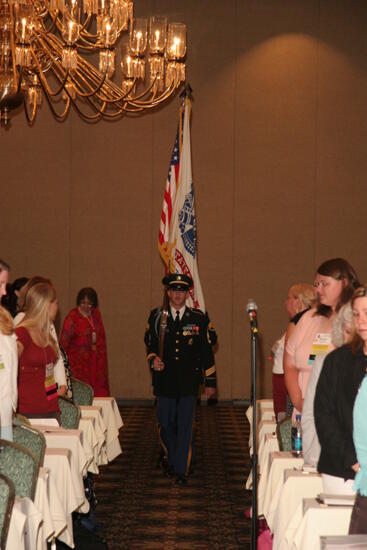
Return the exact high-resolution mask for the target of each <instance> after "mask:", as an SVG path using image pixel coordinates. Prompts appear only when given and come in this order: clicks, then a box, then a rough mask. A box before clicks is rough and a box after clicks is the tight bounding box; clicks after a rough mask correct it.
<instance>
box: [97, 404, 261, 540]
mask: <svg viewBox="0 0 367 550" xmlns="http://www.w3.org/2000/svg"><path fill="white" fill-rule="evenodd" d="M121 415H122V418H123V420H124V427H123V428H122V430H121V431H120V438H121V445H122V448H123V455H122V456H120V457H118V458H117V459H116V460H115V461H114V462H112V463H111V464H109V465H107V466H103V467H102V468H101V473H100V475H98V476H96V477H95V490H96V494H97V498H98V505H97V508H96V514H97V518H98V520H99V521H101V522H103V524H104V529H103V533H102V534H103V536H104V537H105V539H106V540H107V542H108V546H109V550H120V549H121V550H123V549H126V550H156V549H159V550H176V549H181V550H213V549H218V550H237V549H241V550H249V549H250V540H251V523H250V520H248V519H246V518H245V516H244V512H245V510H246V509H247V508H249V507H250V506H251V493H249V492H247V491H246V490H245V480H246V478H247V475H248V472H249V470H250V460H249V455H248V447H247V442H248V437H249V425H248V422H247V420H246V418H245V411H244V409H243V408H240V407H232V406H219V405H217V406H210V407H206V406H198V407H197V411H196V460H195V470H194V473H193V475H192V476H191V477H190V478H189V483H188V485H187V486H184V487H178V486H177V485H175V483H174V481H173V480H172V479H171V478H166V477H164V476H163V475H162V472H161V470H160V468H158V467H157V459H158V456H159V445H158V438H157V431H156V417H155V409H154V408H153V407H124V408H122V409H121Z"/></svg>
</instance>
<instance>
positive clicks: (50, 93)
mask: <svg viewBox="0 0 367 550" xmlns="http://www.w3.org/2000/svg"><path fill="white" fill-rule="evenodd" d="M31 54H32V58H33V59H34V61H35V63H36V65H37V68H38V71H39V76H40V80H41V75H42V78H43V79H44V80H43V82H44V86H43V88H44V89H47V94H48V96H50V97H56V96H58V95H60V94H61V92H62V91H63V90H64V89H65V84H66V82H67V80H68V77H69V71H68V70H67V71H65V72H62V69H61V66H59V65H58V64H57V63H56V62H55V60H54V61H53V63H52V65H51V67H50V70H52V72H53V73H54V75H55V76H56V78H57V80H58V81H59V82H60V87H59V88H58V89H57V90H56V91H55V90H51V88H50V86H49V84H48V82H47V80H46V79H45V78H44V76H43V74H44V71H43V69H42V67H41V65H40V63H39V60H38V58H37V56H36V54H35V52H34V49H33V48H31ZM51 54H52V52H49V56H50V58H51V59H52V57H51ZM56 68H57V69H56ZM58 71H60V73H61V74H59V72H58Z"/></svg>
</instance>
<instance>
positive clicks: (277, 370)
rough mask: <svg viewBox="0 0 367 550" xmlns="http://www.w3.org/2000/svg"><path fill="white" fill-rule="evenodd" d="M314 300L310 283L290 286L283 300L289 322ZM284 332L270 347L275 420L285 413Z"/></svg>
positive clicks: (296, 318) (296, 319) (292, 321)
mask: <svg viewBox="0 0 367 550" xmlns="http://www.w3.org/2000/svg"><path fill="white" fill-rule="evenodd" d="M314 301H315V290H314V288H313V286H312V285H309V284H307V283H299V284H296V285H293V286H291V288H290V289H289V291H288V295H287V298H286V300H285V309H286V311H287V314H288V317H289V322H290V323H294V324H296V323H297V322H298V320H299V318H300V316H301V314H302V313H303V312H305V311H307V309H309V308H310V307H311V306H312V305H313V303H314ZM284 340H285V333H284V334H283V336H282V337H281V338H279V340H277V341H276V342H275V344H274V345H273V347H272V350H271V351H272V355H271V356H270V359H273V376H272V379H273V401H274V412H275V416H276V419H277V420H281V418H282V416H285V415H286V405H287V389H286V387H285V382H284V370H283V353H284Z"/></svg>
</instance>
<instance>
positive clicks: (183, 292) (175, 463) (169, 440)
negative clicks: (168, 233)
mask: <svg viewBox="0 0 367 550" xmlns="http://www.w3.org/2000/svg"><path fill="white" fill-rule="evenodd" d="M163 284H164V285H166V286H167V294H168V299H169V305H168V317H167V326H166V329H165V336H164V347H163V357H162V358H161V357H159V346H160V329H161V317H162V308H157V309H154V310H153V311H152V312H151V314H150V317H149V321H148V326H147V329H146V332H145V344H146V348H147V360H148V362H149V366H150V369H151V371H152V383H153V389H154V395H155V396H157V417H158V423H159V426H160V437H161V443H162V447H163V449H164V451H165V455H166V456H165V459H166V461H167V462H166V466H167V470H168V473H169V474H171V473H172V474H173V473H174V474H175V475H176V482H177V483H178V484H186V483H187V474H188V472H189V468H190V458H191V438H192V427H193V419H194V412H195V405H196V400H197V397H198V391H199V386H200V385H201V384H202V383H203V382H204V383H205V393H206V396H207V398H208V399H211V398H214V397H215V395H216V370H215V364H214V355H213V350H212V343H213V338H215V339H216V334H215V332H214V331H212V329H210V330H209V328H208V325H209V318H208V316H207V314H206V313H203V312H202V311H201V310H199V309H194V308H189V307H186V305H185V304H186V299H187V297H188V292H189V290H190V288H191V286H192V280H191V278H190V277H188V276H187V275H182V274H176V273H172V274H170V275H168V276H167V277H165V278H164V279H163Z"/></svg>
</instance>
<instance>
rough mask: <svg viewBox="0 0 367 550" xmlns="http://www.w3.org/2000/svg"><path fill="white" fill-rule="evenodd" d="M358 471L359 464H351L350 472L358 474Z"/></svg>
mask: <svg viewBox="0 0 367 550" xmlns="http://www.w3.org/2000/svg"><path fill="white" fill-rule="evenodd" d="M360 469H361V466H360V464H359V462H356V463H355V464H353V466H352V470H353V471H354V472H356V473H357V472H359V470H360Z"/></svg>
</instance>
